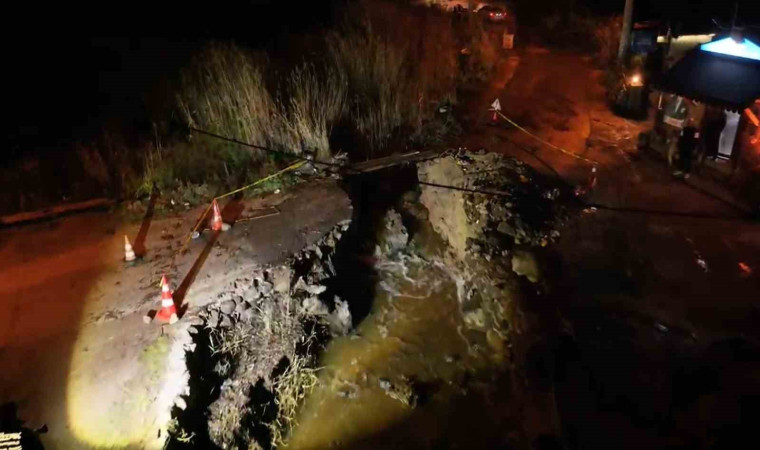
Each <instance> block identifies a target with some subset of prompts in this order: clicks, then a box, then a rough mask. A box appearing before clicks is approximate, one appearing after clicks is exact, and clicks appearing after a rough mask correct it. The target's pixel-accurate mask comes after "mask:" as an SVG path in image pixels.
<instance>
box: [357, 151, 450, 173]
mask: <svg viewBox="0 0 760 450" xmlns="http://www.w3.org/2000/svg"><path fill="white" fill-rule="evenodd" d="M439 154H440V152H439V151H437V150H428V151H417V152H411V153H404V154H400V155H391V156H385V157H383V158H377V159H371V160H369V161H362V162H360V163H356V164H352V165H351V166H349V167H348V169H346V172H348V173H366V172H374V171H376V170H380V169H386V168H388V167H393V166H397V165H399V164H405V163H411V162H417V161H422V160H425V159H431V158H435V157H436V156H438V155H439Z"/></svg>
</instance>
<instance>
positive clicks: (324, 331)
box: [170, 152, 567, 449]
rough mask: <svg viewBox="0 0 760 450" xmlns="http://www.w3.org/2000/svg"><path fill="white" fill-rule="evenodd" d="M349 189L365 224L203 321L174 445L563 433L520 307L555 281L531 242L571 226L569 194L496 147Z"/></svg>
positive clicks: (510, 441) (381, 442)
mask: <svg viewBox="0 0 760 450" xmlns="http://www.w3.org/2000/svg"><path fill="white" fill-rule="evenodd" d="M346 189H347V191H348V192H349V194H350V196H351V198H352V204H353V207H354V217H353V219H352V220H351V222H350V223H342V224H340V225H338V226H337V227H336V228H335V229H334V230H332V231H331V232H330V233H328V234H327V235H326V236H325V237H324V238H323V239H322V240H321V241H319V243H318V244H317V245H315V246H311V247H309V248H306V249H304V250H303V251H301V252H300V253H298V254H297V255H294V257H293V258H292V259H291V260H290V261H289V262H288V263H287V264H284V265H282V266H278V267H268V268H262V269H261V270H258V271H256V272H254V273H252V274H251V275H250V276H248V277H244V278H242V279H241V280H238V281H236V282H235V283H233V286H232V287H231V289H230V291H229V293H228V294H223V295H221V296H220V299H219V301H218V302H217V303H216V304H214V305H211V306H209V308H208V309H207V311H206V313H205V314H202V315H201V317H202V320H199V321H198V323H197V326H196V327H195V328H194V329H191V331H192V332H193V333H194V341H195V344H196V345H195V348H194V350H193V351H191V352H189V353H188V355H187V361H188V369H189V372H190V378H191V381H190V387H189V391H188V393H187V395H186V396H184V397H183V398H182V399H180V400H179V401H178V402H177V407H176V408H175V414H174V417H175V427H174V431H173V433H172V438H171V442H170V447H192V448H199V447H208V446H212V447H213V446H217V447H220V448H257V446H260V447H262V448H272V447H275V446H281V445H283V444H288V446H289V447H290V448H304V449H306V448H327V447H333V448H335V447H337V448H395V447H398V446H404V447H407V446H415V447H422V448H439V447H440V446H443V447H446V448H449V447H451V448H455V447H457V446H466V447H468V448H494V447H498V446H502V445H517V446H526V445H528V446H529V445H530V443H531V442H533V441H536V440H537V439H539V440H540V439H550V440H551V439H555V438H551V437H548V436H554V435H555V434H556V433H557V432H558V424H557V422H556V420H552V419H551V418H552V417H554V415H555V413H554V411H553V402H552V401H551V399H550V398H545V397H546V393H545V392H543V391H542V390H541V389H536V388H534V386H533V384H534V383H533V382H530V383H527V382H526V377H525V375H524V373H523V371H522V370H521V369H520V367H522V366H523V360H524V359H525V358H524V354H523V353H524V351H523V349H525V348H528V347H529V346H530V344H531V340H532V338H531V330H532V327H533V323H532V322H533V321H532V319H531V318H530V317H526V316H525V314H523V312H522V306H521V305H522V303H523V297H525V292H526V289H527V290H530V291H535V290H541V289H542V287H541V286H542V284H541V277H542V274H541V271H540V269H539V263H538V262H537V260H536V257H535V255H534V252H533V250H532V249H533V248H541V247H542V246H546V245H548V244H549V243H550V242H552V241H553V240H554V239H556V238H557V237H558V236H559V231H558V228H559V227H560V225H561V222H562V220H563V219H564V217H565V216H566V214H567V213H566V208H565V207H564V206H563V205H564V204H565V203H567V202H566V201H565V199H564V197H563V195H564V194H563V192H562V191H561V190H560V189H559V188H558V187H557V186H554V185H552V184H551V183H550V182H549V181H547V180H545V179H540V178H539V176H538V175H537V174H535V173H534V172H533V171H532V170H530V169H529V168H528V167H526V166H524V165H523V164H522V163H520V162H519V161H517V160H514V159H511V158H505V157H501V156H498V155H494V154H486V153H485V152H482V153H467V152H459V153H457V154H449V155H446V156H443V157H440V158H437V159H435V160H433V161H429V162H426V163H422V164H421V165H419V167H407V168H397V169H388V170H386V171H382V172H378V173H375V174H372V175H362V176H357V177H354V178H352V179H348V180H347V181H346ZM539 417H540V420H537V418H539ZM547 417H548V418H549V420H546V418H547Z"/></svg>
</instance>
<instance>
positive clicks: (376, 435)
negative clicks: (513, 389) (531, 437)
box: [289, 255, 510, 449]
mask: <svg viewBox="0 0 760 450" xmlns="http://www.w3.org/2000/svg"><path fill="white" fill-rule="evenodd" d="M376 270H377V275H378V276H377V280H376V286H375V299H374V302H373V306H372V310H371V312H370V314H369V315H368V316H367V317H366V318H365V320H364V321H363V322H362V323H361V324H360V325H359V326H358V328H357V330H356V332H355V333H354V334H353V335H351V336H346V337H341V338H338V339H336V340H334V341H333V342H332V343H331V344H330V345H329V347H328V348H327V350H326V352H325V354H324V355H323V358H322V361H321V364H322V366H323V370H322V371H321V375H320V383H319V384H318V387H317V388H315V390H314V391H313V392H312V394H311V395H310V396H309V397H308V398H307V399H306V401H305V404H304V406H303V408H302V410H301V414H300V417H299V421H298V422H299V424H298V426H297V427H296V428H295V429H294V430H293V433H292V435H291V439H290V445H289V448H294V449H318V448H398V446H402V447H404V448H439V446H440V445H441V443H443V442H445V443H446V448H453V447H450V445H449V444H451V443H452V442H456V441H457V440H460V441H461V442H462V444H463V445H464V444H465V443H467V442H470V443H471V444H472V443H477V442H478V441H480V440H485V441H488V442H492V441H493V439H497V440H502V439H503V435H504V433H503V431H504V430H503V429H502V430H501V431H502V433H498V432H497V434H500V436H499V437H498V438H493V437H492V436H490V435H489V433H492V432H491V431H487V432H485V434H484V433H483V432H480V433H479V434H478V433H476V434H477V435H475V436H473V435H471V434H470V433H471V431H470V430H466V428H471V429H472V431H473V432H474V431H475V430H476V429H477V428H478V427H479V426H480V425H482V422H483V419H486V421H487V422H488V423H489V424H491V425H493V422H494V421H503V420H507V419H508V418H509V416H510V414H508V413H505V412H504V411H500V412H498V413H496V414H491V413H489V414H484V410H485V409H488V406H487V401H488V397H489V396H493V395H506V394H505V392H503V391H504V389H500V388H494V386H493V385H494V383H495V382H494V374H497V373H500V372H499V371H497V370H494V369H495V368H496V366H497V365H498V364H499V363H500V362H501V361H502V358H501V355H497V354H495V352H493V350H492V349H491V348H489V347H488V346H487V344H485V339H478V338H477V335H476V336H474V337H473V335H472V333H470V332H468V331H467V330H466V327H465V324H464V322H463V320H462V315H461V314H460V309H459V304H460V297H461V296H462V295H463V281H462V279H461V278H460V276H459V274H458V273H457V271H456V270H455V269H452V268H448V267H446V266H445V265H443V264H442V263H440V262H438V261H436V260H424V259H422V258H420V257H416V256H407V255H399V256H396V257H394V258H393V259H390V260H380V261H379V262H378V263H377V264H376ZM483 336H484V335H483ZM501 375H502V377H501V378H502V379H501V384H504V379H503V378H504V377H503V373H501ZM496 378H499V377H496ZM389 384H390V385H392V386H394V388H395V387H397V386H400V387H404V386H412V388H413V390H414V392H416V394H417V396H418V400H417V405H416V407H412V406H408V405H406V404H404V402H402V401H399V400H397V399H395V398H392V397H391V396H390V395H387V392H386V390H387V388H388V386H389ZM506 384H509V383H506ZM383 387H385V388H386V390H384V389H383ZM503 387H504V386H502V388H503ZM508 390H509V389H507V391H508ZM485 416H488V417H485ZM451 422H455V423H451ZM468 422H470V423H468ZM471 422H476V423H471ZM477 422H481V423H477ZM460 423H461V424H462V425H463V427H462V429H461V430H460V429H459V428H458V427H457V426H455V425H458V424H460ZM492 428H493V427H489V429H492ZM497 428H498V427H497ZM459 434H461V436H458V437H457V435H459ZM485 441H484V445H485ZM402 443H403V444H402ZM488 445H490V444H488ZM475 447H477V445H475V446H473V447H469V448H475ZM481 448H484V447H481Z"/></svg>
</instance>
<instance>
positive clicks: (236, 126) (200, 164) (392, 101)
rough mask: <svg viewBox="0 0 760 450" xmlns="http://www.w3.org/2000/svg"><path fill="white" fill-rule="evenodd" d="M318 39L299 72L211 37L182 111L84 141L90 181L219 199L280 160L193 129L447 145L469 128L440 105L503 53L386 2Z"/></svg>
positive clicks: (384, 149) (282, 143)
mask: <svg viewBox="0 0 760 450" xmlns="http://www.w3.org/2000/svg"><path fill="white" fill-rule="evenodd" d="M304 39H305V38H304ZM309 39H319V40H321V41H322V43H323V44H324V45H322V46H319V47H321V48H323V50H322V51H321V53H319V54H316V55H312V56H310V58H312V59H311V60H309V61H301V62H300V63H299V62H296V64H295V65H294V66H292V68H285V67H282V66H281V65H275V64H274V63H272V62H270V61H269V59H268V57H267V56H266V55H263V54H257V53H253V52H250V51H248V50H245V49H243V48H242V47H240V46H237V45H235V44H232V43H220V42H216V43H210V44H208V45H207V46H206V47H205V48H203V49H202V50H201V51H199V52H198V53H197V54H196V55H195V57H194V58H192V59H191V60H190V62H189V64H188V65H187V66H186V67H185V68H184V69H183V70H182V71H181V73H180V74H179V77H178V80H177V82H176V83H174V85H173V87H171V88H170V89H169V91H170V93H168V97H170V98H171V101H169V103H171V104H172V105H173V107H171V108H169V107H166V106H163V107H162V108H161V111H160V112H157V113H156V114H159V116H154V117H153V120H155V122H156V123H154V125H153V128H152V130H150V132H149V133H144V134H145V135H144V136H142V137H141V138H140V139H139V140H137V141H134V140H133V141H132V142H127V141H126V139H125V138H124V136H126V135H135V134H136V132H135V130H132V131H130V132H123V133H121V134H119V131H118V130H117V131H116V132H110V131H108V132H105V131H104V133H103V136H102V137H101V138H99V139H96V140H95V141H92V142H87V143H83V144H82V145H80V146H79V149H78V151H77V152H75V154H76V155H78V156H79V157H80V158H79V159H80V161H79V162H78V166H81V167H82V170H83V171H84V172H85V173H84V175H82V177H83V178H87V179H88V180H91V181H92V182H91V184H97V185H98V186H100V187H99V188H98V189H97V190H99V191H100V192H99V193H98V194H100V193H106V194H107V195H108V194H110V195H114V196H117V197H121V198H126V199H135V198H144V197H146V196H148V195H149V194H150V192H151V191H152V190H153V188H154V186H155V187H157V188H158V189H159V190H160V191H161V192H163V193H164V194H166V193H172V195H173V196H174V197H177V198H179V197H182V198H188V199H194V198H195V197H196V195H195V194H193V193H192V192H190V193H185V191H187V190H190V191H193V192H196V191H197V192H201V191H202V192H207V193H208V194H210V195H214V194H217V193H220V192H223V191H226V190H227V189H229V188H231V187H237V186H240V185H241V184H242V183H244V182H250V181H252V180H253V179H256V178H258V177H259V176H261V175H263V174H265V173H268V172H271V170H272V169H273V168H274V166H281V163H280V162H279V161H277V160H274V159H273V158H272V157H271V156H270V155H267V154H266V153H264V152H261V151H259V150H252V149H249V148H242V147H240V146H237V145H235V144H228V143H224V142H220V141H218V140H214V139H213V138H205V137H201V136H199V135H195V134H189V133H187V130H186V128H184V127H186V126H192V127H197V128H201V129H205V130H208V131H211V132H214V133H217V134H220V135H224V136H229V137H233V138H236V139H239V140H242V141H246V142H250V143H255V144H258V145H263V146H267V147H271V148H273V149H277V150H280V151H284V152H290V153H294V154H301V153H304V152H309V153H314V154H316V156H318V157H319V158H328V157H329V156H331V153H333V152H336V151H338V150H341V151H345V152H347V153H348V154H349V156H350V157H352V158H353V159H364V158H367V157H373V156H380V155H381V154H383V153H392V152H395V151H403V150H404V149H405V147H408V146H414V147H420V146H426V145H434V144H440V143H442V142H444V141H445V140H446V139H448V138H449V137H450V136H452V135H453V134H456V133H457V132H458V130H459V128H458V125H457V123H456V120H455V119H454V117H453V115H452V114H451V113H445V114H442V113H440V112H439V109H440V107H441V106H442V105H447V106H448V105H451V104H453V103H455V101H456V93H457V89H458V88H459V87H461V86H462V85H463V84H465V83H472V82H477V81H480V80H483V79H484V78H486V77H488V76H489V75H490V72H491V70H492V69H493V67H494V65H495V62H496V61H497V57H498V49H497V47H496V45H495V44H494V42H492V39H489V36H488V33H486V31H485V30H484V28H483V25H482V23H481V21H480V20H479V19H477V18H476V17H475V16H474V15H472V16H471V17H466V18H464V19H462V18H461V17H459V18H457V17H455V16H452V15H450V14H446V13H444V12H442V11H439V10H437V9H434V8H428V7H412V6H410V5H409V4H401V3H397V2H386V1H382V0H365V1H359V2H355V3H352V4H350V5H348V6H346V8H345V17H344V18H343V20H342V21H339V22H338V23H337V24H336V25H335V27H334V28H333V29H332V30H326V31H324V32H323V34H322V35H321V36H318V37H316V38H314V37H311V36H310V37H309ZM463 48H467V49H468V51H469V52H468V56H467V57H463V56H462V53H461V50H462V49H463ZM283 71H284V73H283ZM167 86H168V85H167ZM447 111H450V109H448V110H447ZM178 122H179V123H178ZM176 125H181V126H179V127H177V126H176ZM8 178H12V175H8ZM64 181H66V180H64ZM197 186H203V188H202V189H200V190H199V189H196V187H197ZM60 190H61V189H58V191H60ZM92 190H93V189H90V191H92ZM19 196H23V195H22V194H19V193H11V194H9V195H8V196H7V197H9V198H8V199H7V201H6V199H5V198H4V197H0V200H2V201H3V202H4V203H8V204H10V203H14V202H15V203H16V204H17V205H18V206H15V207H16V208H20V209H26V208H28V207H29V205H33V204H35V203H36V202H34V201H32V200H33V199H29V200H26V199H20V200H17V199H15V197H19ZM164 197H166V196H164ZM198 200H199V201H204V200H206V199H200V198H199V199H198ZM191 203H192V202H191ZM160 206H161V205H159V207H160Z"/></svg>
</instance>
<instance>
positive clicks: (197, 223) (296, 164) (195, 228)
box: [174, 160, 308, 257]
mask: <svg viewBox="0 0 760 450" xmlns="http://www.w3.org/2000/svg"><path fill="white" fill-rule="evenodd" d="M307 162H308V161H306V160H304V161H298V162H296V163H294V164H291V165H289V166H288V167H286V168H284V169H282V170H280V171H279V172H276V173H273V174H271V175H267V176H265V177H264V178H261V179H259V180H256V181H254V182H253V183H251V184H248V185H246V186H243V187H241V188H238V189H235V190H234V191H230V192H227V193H225V194H222V195H219V196H217V197H214V198H213V199H211V203H209V205H208V207H207V208H206V210H205V211H204V212H203V215H202V216H201V217H200V219H198V221H197V222H196V223H195V226H194V227H193V229H192V231H190V234H189V235H188V236H187V239H185V243H184V244H182V247H180V249H179V250H178V251H177V252H176V253H175V254H174V256H175V257H176V256H177V255H178V254H181V253H182V252H184V251H185V248H187V244H189V243H190V241H191V240H192V239H193V234H194V233H195V232H196V231H198V227H200V226H201V224H202V223H203V221H204V219H206V216H207V215H208V212H209V211H211V207H212V205H213V203H214V200H221V199H223V198H225V197H229V196H230V195H235V194H237V193H238V192H242V191H244V190H246V189H250V188H252V187H254V186H257V185H259V184H261V183H264V182H266V181H269V180H271V179H272V178H275V177H278V176H280V175H282V174H284V173H286V172H290V171H291V170H296V169H298V168H299V167H301V166H303V165H304V164H306V163H307Z"/></svg>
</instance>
